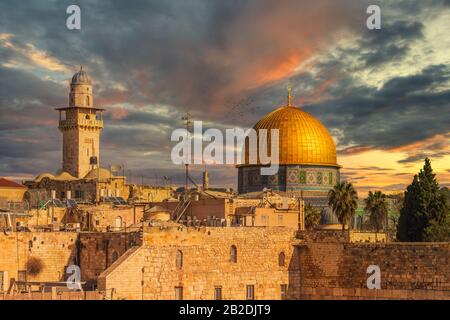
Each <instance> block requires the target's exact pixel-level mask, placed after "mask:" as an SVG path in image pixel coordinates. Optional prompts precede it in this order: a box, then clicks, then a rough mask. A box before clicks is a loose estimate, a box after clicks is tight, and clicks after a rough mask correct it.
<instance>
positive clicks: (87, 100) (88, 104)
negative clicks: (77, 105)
mask: <svg viewBox="0 0 450 320" xmlns="http://www.w3.org/2000/svg"><path fill="white" fill-rule="evenodd" d="M86 105H87V106H90V105H91V101H90V99H89V96H87V97H86Z"/></svg>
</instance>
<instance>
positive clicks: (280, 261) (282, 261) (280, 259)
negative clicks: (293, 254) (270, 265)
mask: <svg viewBox="0 0 450 320" xmlns="http://www.w3.org/2000/svg"><path fill="white" fill-rule="evenodd" d="M285 260H286V256H285V254H284V252H280V254H279V255H278V266H280V267H284V266H285V264H286V261H285Z"/></svg>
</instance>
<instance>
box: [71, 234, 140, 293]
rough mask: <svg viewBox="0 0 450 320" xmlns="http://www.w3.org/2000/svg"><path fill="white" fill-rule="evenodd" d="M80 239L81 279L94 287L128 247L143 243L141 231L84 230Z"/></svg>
mask: <svg viewBox="0 0 450 320" xmlns="http://www.w3.org/2000/svg"><path fill="white" fill-rule="evenodd" d="M79 239H80V251H79V262H80V264H79V266H80V269H81V281H86V282H87V283H88V286H89V285H91V286H94V287H95V286H96V283H97V277H98V276H99V275H100V274H101V273H102V272H103V271H104V270H106V269H107V268H108V267H109V266H110V265H112V264H113V263H114V262H115V261H116V260H117V259H118V258H119V257H120V256H122V255H123V254H124V253H125V252H127V250H128V249H130V248H132V247H133V246H140V245H141V244H142V239H141V235H140V233H139V232H127V233H125V232H103V233H98V232H82V233H80V234H79Z"/></svg>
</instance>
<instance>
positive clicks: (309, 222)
mask: <svg viewBox="0 0 450 320" xmlns="http://www.w3.org/2000/svg"><path fill="white" fill-rule="evenodd" d="M320 218H321V217H320V212H319V210H317V209H316V208H314V207H313V206H312V205H311V204H309V203H308V204H306V206H305V227H306V229H308V230H312V229H314V228H316V227H317V226H318V225H320Z"/></svg>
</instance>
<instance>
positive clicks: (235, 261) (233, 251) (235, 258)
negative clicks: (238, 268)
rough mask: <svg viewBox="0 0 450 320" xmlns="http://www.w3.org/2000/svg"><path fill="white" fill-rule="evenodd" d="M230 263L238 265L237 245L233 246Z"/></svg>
mask: <svg viewBox="0 0 450 320" xmlns="http://www.w3.org/2000/svg"><path fill="white" fill-rule="evenodd" d="M230 262H231V263H237V248H236V246H235V245H232V246H231V249H230Z"/></svg>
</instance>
